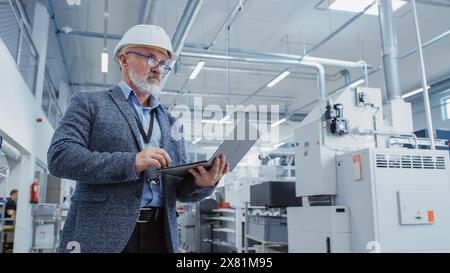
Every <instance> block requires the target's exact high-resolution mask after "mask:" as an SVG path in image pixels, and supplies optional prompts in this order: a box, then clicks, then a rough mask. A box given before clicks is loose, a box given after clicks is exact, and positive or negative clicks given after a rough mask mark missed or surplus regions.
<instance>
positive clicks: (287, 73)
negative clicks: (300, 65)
mask: <svg viewBox="0 0 450 273" xmlns="http://www.w3.org/2000/svg"><path fill="white" fill-rule="evenodd" d="M289 74H291V72H290V71H289V70H285V71H283V72H282V73H281V74H280V75H278V76H277V77H276V78H275V79H273V80H272V81H271V82H269V83H268V84H267V87H273V86H274V85H275V84H277V83H279V82H280V81H281V80H282V79H284V78H286V77H287V76H288V75H289Z"/></svg>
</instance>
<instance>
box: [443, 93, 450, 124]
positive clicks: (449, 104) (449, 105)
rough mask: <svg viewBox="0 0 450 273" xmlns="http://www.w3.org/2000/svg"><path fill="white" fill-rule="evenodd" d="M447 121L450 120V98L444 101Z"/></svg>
mask: <svg viewBox="0 0 450 273" xmlns="http://www.w3.org/2000/svg"><path fill="white" fill-rule="evenodd" d="M444 112H445V119H450V97H448V98H445V99H444Z"/></svg>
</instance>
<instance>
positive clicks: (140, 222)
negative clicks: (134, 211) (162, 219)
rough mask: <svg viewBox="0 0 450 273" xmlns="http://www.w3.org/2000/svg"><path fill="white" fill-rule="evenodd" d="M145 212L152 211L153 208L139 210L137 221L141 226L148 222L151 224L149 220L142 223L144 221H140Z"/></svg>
mask: <svg viewBox="0 0 450 273" xmlns="http://www.w3.org/2000/svg"><path fill="white" fill-rule="evenodd" d="M143 210H150V211H151V210H152V208H140V209H139V215H138V219H137V221H136V222H137V223H139V224H145V223H148V222H150V221H149V220H148V221H142V220H139V219H141V212H142V211H143Z"/></svg>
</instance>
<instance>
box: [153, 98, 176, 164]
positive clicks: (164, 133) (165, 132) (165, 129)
mask: <svg viewBox="0 0 450 273" xmlns="http://www.w3.org/2000/svg"><path fill="white" fill-rule="evenodd" d="M156 119H157V120H158V124H159V128H160V130H161V148H163V149H164V150H166V151H167V152H168V153H169V155H170V156H172V155H171V150H172V147H170V146H169V143H170V141H169V140H170V138H171V135H170V123H169V120H168V119H167V116H166V114H165V113H164V110H163V109H161V107H158V108H157V110H156Z"/></svg>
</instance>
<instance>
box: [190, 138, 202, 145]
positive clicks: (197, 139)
mask: <svg viewBox="0 0 450 273" xmlns="http://www.w3.org/2000/svg"><path fill="white" fill-rule="evenodd" d="M200 140H202V139H201V138H199V137H198V138H196V139H195V140H194V141H193V142H192V144H197V143H198V142H199V141H200Z"/></svg>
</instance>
